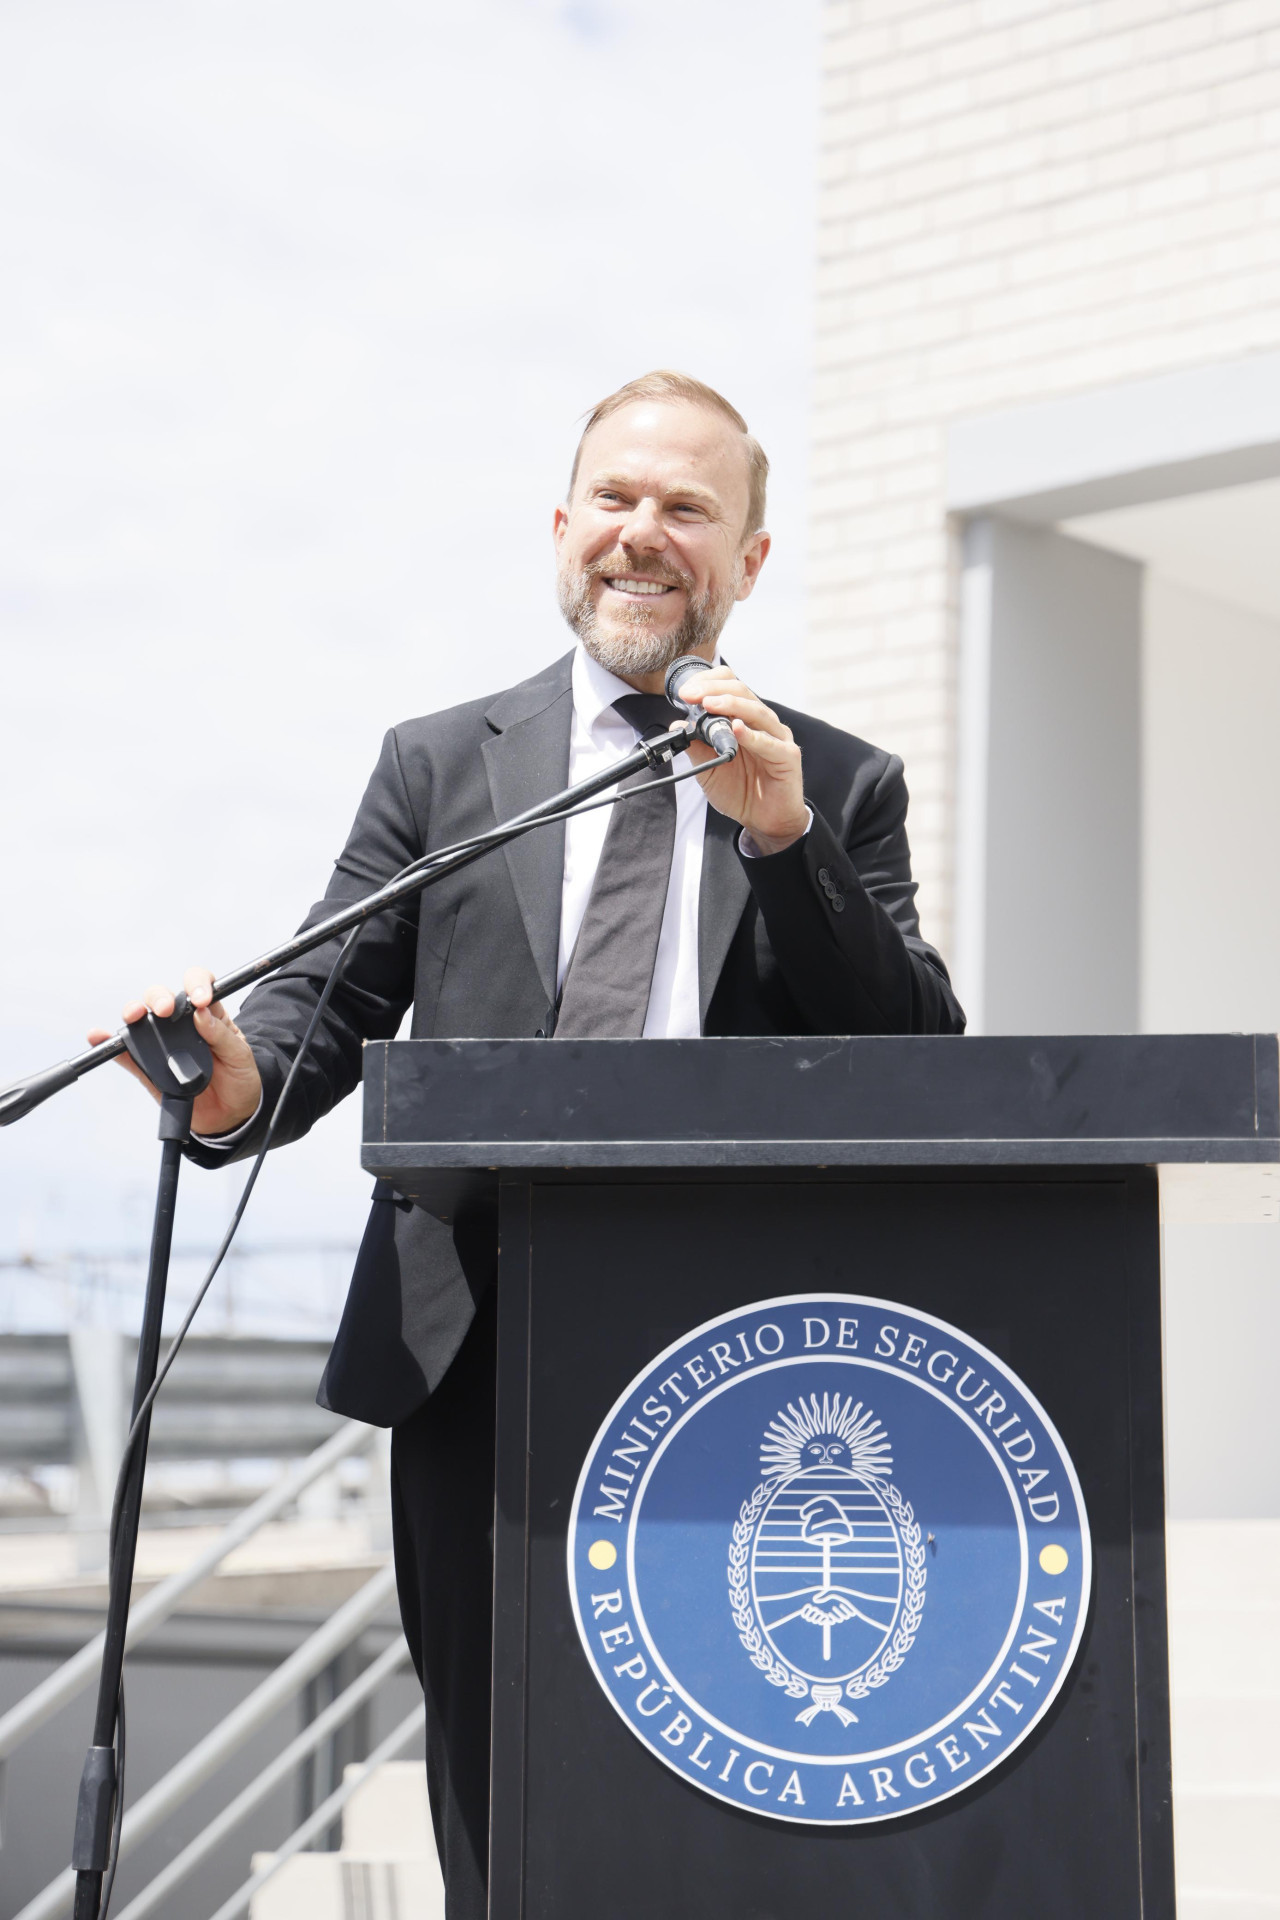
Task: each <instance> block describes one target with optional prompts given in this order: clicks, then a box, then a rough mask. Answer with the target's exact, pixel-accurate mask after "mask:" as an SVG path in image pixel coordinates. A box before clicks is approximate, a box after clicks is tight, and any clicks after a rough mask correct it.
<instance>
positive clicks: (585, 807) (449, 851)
mask: <svg viewBox="0 0 1280 1920" xmlns="http://www.w3.org/2000/svg"><path fill="white" fill-rule="evenodd" d="M732 758H733V755H732V754H727V753H722V754H718V755H717V756H716V758H715V759H714V760H705V761H703V762H702V764H701V765H700V766H696V767H688V768H686V769H685V771H684V772H683V773H672V774H666V775H664V776H663V777H662V779H660V780H647V781H646V782H645V784H644V785H643V786H641V787H625V788H623V789H621V790H620V791H618V792H616V793H609V794H605V795H604V796H603V798H601V799H597V800H585V801H581V802H579V804H578V805H577V806H575V807H566V808H564V809H563V810H562V811H561V812H560V813H549V814H544V815H542V816H541V817H540V818H538V819H536V820H530V821H528V822H526V823H525V824H524V825H523V826H521V828H520V830H519V831H520V833H521V834H524V833H528V832H530V831H531V830H532V829H533V828H534V827H545V826H552V825H554V824H557V823H558V822H560V821H564V820H572V819H575V818H576V817H577V816H578V815H579V814H582V813H592V812H594V810H595V809H596V808H597V807H612V806H615V805H616V804H617V802H618V801H619V800H633V799H636V798H638V797H639V795H640V794H642V793H653V792H654V791H655V790H656V789H657V788H658V787H674V786H678V785H679V783H680V781H682V780H692V779H694V778H695V777H696V776H697V775H698V774H700V773H706V772H708V771H709V769H710V768H712V767H719V766H723V765H725V763H726V762H727V761H729V760H731V759H732ZM516 837H517V836H516V835H515V834H513V833H511V832H510V830H509V829H507V828H504V827H495V828H493V829H492V830H491V831H490V832H488V833H483V834H477V835H475V837H474V838H473V839H471V840H460V841H458V842H457V843H456V844H455V845H454V846H451V847H440V848H437V849H436V850H435V851H434V852H432V853H430V854H424V855H422V856H421V857H420V858H419V859H418V860H412V861H410V863H409V865H408V866H406V867H402V868H401V869H400V871H399V872H398V873H395V874H393V875H392V876H391V878H392V879H393V880H401V879H404V878H406V877H407V876H408V875H409V874H411V873H415V872H417V871H419V870H420V869H422V868H425V869H426V872H427V873H428V874H429V873H430V871H431V868H432V866H434V865H435V864H436V863H437V862H438V861H442V860H446V859H453V858H454V857H455V856H456V855H457V854H459V853H466V852H471V851H475V852H483V851H484V849H485V848H486V847H487V846H490V845H499V844H501V843H502V842H503V841H505V840H511V839H515V838H516ZM388 884H389V883H388ZM368 925H369V921H367V920H362V921H361V922H360V923H359V925H357V926H355V927H353V928H352V929H351V931H350V933H349V934H348V935H347V937H346V939H345V940H344V941H343V943H342V947H341V950H340V951H339V953H338V956H337V958H336V960H335V961H334V963H333V965H332V967H330V969H329V974H328V978H327V979H326V980H325V983H324V986H323V987H322V988H321V990H320V997H319V998H318V1000H317V1001H316V1004H315V1007H314V1009H313V1011H312V1014H311V1018H310V1020H309V1021H308V1022H307V1029H306V1032H305V1033H304V1034H303V1036H302V1042H301V1045H300V1046H299V1048H298V1051H297V1052H296V1053H295V1054H294V1056H293V1059H292V1061H291V1062H290V1065H289V1071H288V1073H287V1074H286V1076H285V1082H284V1085H283V1087H281V1089H280V1093H279V1097H278V1098H277V1100H276V1103H275V1106H274V1107H273V1108H272V1110H271V1118H270V1120H269V1121H268V1123H267V1131H266V1133H265V1134H264V1135H263V1139H262V1145H261V1146H260V1147H259V1149H258V1152H257V1154H256V1155H255V1157H254V1162H253V1165H252V1167H251V1168H250V1169H249V1177H248V1179H247V1180H246V1181H245V1183H244V1187H243V1188H242V1190H241V1193H240V1198H239V1200H238V1201H237V1202H236V1208H235V1212H234V1213H233V1214H232V1216H231V1219H230V1221H229V1223H228V1225H227V1230H226V1232H225V1233H224V1234H223V1236H222V1240H221V1242H220V1243H219V1245H218V1249H217V1251H216V1253H215V1254H214V1256H213V1259H212V1260H211V1261H210V1263H209V1266H208V1268H207V1270H206V1272H205V1275H204V1278H203V1279H202V1280H201V1282H200V1285H199V1286H198V1287H197V1288H196V1291H195V1294H194V1296H193V1298H192V1301H191V1304H190V1306H189V1307H188V1308H187V1311H186V1313H185V1314H184V1315H183V1318H182V1322H181V1325H180V1326H179V1328H178V1331H177V1332H176V1333H175V1334H174V1336H173V1338H172V1340H171V1341H170V1342H169V1350H168V1352H167V1353H166V1354H165V1357H164V1360H163V1361H162V1363H161V1364H160V1366H159V1367H158V1368H157V1369H156V1377H155V1379H154V1380H153V1381H152V1383H151V1386H150V1387H149V1388H148V1390H147V1392H146V1394H145V1395H144V1397H143V1399H142V1402H141V1404H140V1405H139V1408H138V1411H137V1413H136V1414H135V1416H134V1419H133V1423H132V1425H131V1426H130V1428H129V1431H128V1434H127V1435H126V1436H125V1443H124V1451H123V1454H122V1455H121V1460H120V1471H119V1473H118V1475H117V1477H116V1487H115V1497H114V1499H113V1500H112V1504H111V1522H110V1527H109V1530H108V1542H109V1545H108V1581H109V1580H110V1577H111V1568H112V1567H113V1565H114V1562H115V1557H116V1549H117V1538H118V1534H119V1528H120V1519H121V1513H122V1510H123V1505H124V1494H125V1483H126V1481H127V1479H128V1474H129V1462H130V1460H131V1459H132V1457H133V1450H134V1448H135V1447H136V1445H137V1443H138V1436H139V1434H140V1432H141V1430H142V1427H143V1425H144V1424H145V1422H146V1419H147V1415H148V1414H149V1413H150V1411H151V1409H152V1407H153V1406H154V1404H155V1400H156V1396H157V1394H158V1393H159V1392H160V1389H161V1387H162V1386H163V1385H164V1383H165V1380H166V1378H167V1377H168V1373H169V1369H170V1368H171V1367H172V1365H173V1363H174V1361H175V1360H176V1359H177V1356H178V1349H179V1348H180V1347H181V1345H182V1343H183V1341H184V1340H185V1339H186V1337H187V1334H188V1333H189V1332H190V1329H191V1324H192V1322H193V1321H194V1319H195V1317H196V1315H197V1313H198V1312H199V1311H200V1308H201V1306H202V1305H203V1303H204V1299H205V1295H206V1294H207V1293H208V1291H209V1288H210V1287H211V1286H212V1285H213V1282H214V1279H215V1277H216V1275H217V1272H218V1269H219V1268H220V1267H221V1265H222V1263H223V1261H224V1260H225V1259H226V1257H227V1253H228V1250H229V1248H230V1246H231V1242H232V1241H233V1240H234V1238H235V1236H236V1231H237V1229H238V1228H239V1225H240V1222H241V1220H242V1219H243V1218H244V1214H245V1209H246V1208H247V1206H248V1204H249V1198H250V1195H251V1194H252V1192H253V1189H254V1187H255V1186H256V1185H257V1181H258V1175H259V1174H260V1173H261V1172H262V1167H263V1163H264V1161H265V1160H266V1157H267V1154H268V1153H269V1152H270V1150H271V1147H272V1145H273V1144H274V1141H275V1137H276V1133H277V1130H278V1128H279V1124H280V1119H281V1115H282V1114H283V1112H284V1108H285V1103H286V1101H287V1100H288V1098H289V1095H290V1094H291V1093H292V1091H293V1089H294V1086H295V1085H296V1083H297V1079H298V1075H299V1073H300V1071H301V1069H302V1066H303V1063H304V1061H305V1060H306V1057H307V1054H308V1053H309V1052H310V1050H311V1043H312V1041H313V1040H314V1039H315V1036H316V1030H317V1028H318V1027H319V1025H320V1021H321V1019H322V1018H323V1016H324V1013H325V1011H326V1009H327V1007H328V1005H329V1002H330V1000H331V999H332V998H333V993H334V989H335V988H336V986H337V984H338V982H339V980H340V979H341V977H342V974H343V971H344V970H345V968H346V964H347V961H348V960H349V958H350V957H351V952H352V949H353V948H354V946H355V944H356V941H357V940H358V939H359V938H360V935H361V934H362V933H363V932H364V930H365V928H366V927H367V926H368ZM124 1767H125V1729H124V1681H123V1678H122V1679H121V1683H120V1696H119V1704H118V1708H117V1717H116V1796H115V1808H114V1811H113V1814H112V1826H111V1847H110V1852H109V1854H108V1857H107V1866H106V1869H105V1871H104V1873H103V1876H102V1893H101V1898H100V1903H99V1907H98V1920H107V1906H108V1903H109V1902H110V1899H111V1892H112V1888H113V1886H114V1884H115V1876H116V1867H117V1864H118V1862H119V1858H120V1831H121V1825H122V1822H123V1817H124Z"/></svg>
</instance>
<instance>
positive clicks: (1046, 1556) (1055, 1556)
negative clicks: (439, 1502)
mask: <svg viewBox="0 0 1280 1920" xmlns="http://www.w3.org/2000/svg"><path fill="white" fill-rule="evenodd" d="M591 1551H592V1553H594V1552H595V1548H594V1547H593V1548H592V1549H591ZM1069 1559H1070V1555H1069V1554H1068V1552H1067V1550H1066V1548H1065V1547H1041V1549H1040V1565H1041V1566H1042V1567H1043V1568H1044V1570H1045V1572H1046V1573H1065V1572H1066V1570H1067V1561H1068V1560H1069ZM592 1564H593V1565H594V1564H595V1562H593V1563H592Z"/></svg>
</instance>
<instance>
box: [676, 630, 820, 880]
mask: <svg viewBox="0 0 1280 1920" xmlns="http://www.w3.org/2000/svg"><path fill="white" fill-rule="evenodd" d="M680 698H681V699H682V700H684V701H687V702H688V704H689V705H690V706H700V707H702V708H703V710H704V712H706V713H709V714H714V715H716V716H717V717H718V718H722V719H725V720H728V721H730V722H731V723H732V726H733V731H734V737H735V738H736V740H737V742H738V752H737V755H736V757H735V758H734V759H732V760H730V761H729V762H728V764H727V765H725V766H722V767H715V768H713V769H712V771H711V772H710V773H708V774H704V775H703V776H702V778H701V784H702V786H703V788H704V789H705V791H706V795H707V799H708V800H709V801H710V802H711V805H712V806H713V807H714V808H715V809H716V811H717V812H718V813H727V814H728V815H729V818H730V819H731V820H736V821H737V822H738V824H739V825H740V826H741V827H744V828H745V829H746V831H747V832H748V833H749V834H750V836H751V838H752V840H753V841H754V842H755V845H756V847H757V848H758V849H759V851H760V852H761V853H762V854H766V855H767V854H771V853H781V852H782V850H783V848H784V847H789V846H791V845H792V843H793V842H794V841H796V840H799V839H800V838H801V836H802V835H803V834H805V833H807V832H808V829H809V817H810V816H809V809H808V807H807V806H806V805H805V798H804V775H803V771H802V768H801V765H800V749H799V747H798V746H797V745H796V743H795V740H794V738H793V737H792V733H791V729H790V727H787V726H784V725H783V723H782V721H781V720H779V718H778V716H777V714H776V713H774V711H773V709H772V708H771V707H767V706H766V705H765V703H764V701H763V700H761V699H760V698H759V696H758V695H757V694H754V693H753V692H752V691H751V688H750V687H749V686H747V685H746V683H745V682H744V681H742V680H739V679H738V677H737V675H736V674H735V673H734V672H733V669H732V668H731V667H709V668H708V669H707V671H706V673H705V674H699V675H697V676H696V677H694V678H691V679H689V680H686V681H685V682H684V683H683V684H682V686H681V688H680ZM689 758H690V760H692V761H693V762H694V763H695V764H697V763H698V762H700V761H703V760H712V759H714V758H715V755H714V753H713V752H712V749H711V748H710V747H709V746H707V745H706V744H705V743H704V742H703V741H701V740H695V741H693V742H692V743H691V745H690V747H689Z"/></svg>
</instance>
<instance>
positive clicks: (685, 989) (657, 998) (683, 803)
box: [556, 646, 707, 1040]
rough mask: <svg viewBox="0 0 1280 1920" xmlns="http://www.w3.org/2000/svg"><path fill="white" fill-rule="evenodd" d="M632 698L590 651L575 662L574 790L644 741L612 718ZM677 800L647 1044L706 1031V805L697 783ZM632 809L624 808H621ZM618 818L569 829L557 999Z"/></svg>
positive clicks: (606, 815)
mask: <svg viewBox="0 0 1280 1920" xmlns="http://www.w3.org/2000/svg"><path fill="white" fill-rule="evenodd" d="M634 691H635V689H634V688H632V687H629V686H628V685H627V683H626V681H625V680H619V679H618V678H617V676H616V675H615V674H612V673H610V672H609V670H608V668H607V667H602V666H601V665H600V663H599V661H598V660H593V659H592V657H591V655H590V654H589V653H588V652H587V651H586V649H585V648H584V647H581V646H580V647H579V648H578V649H577V651H576V652H575V654H574V656H573V722H572V726H571V729H570V733H569V784H570V786H574V785H576V783H577V782H578V781H579V780H586V779H588V778H589V777H590V775H591V774H593V773H599V772H601V771H602V770H603V769H604V768H605V767H607V766H608V765H609V764H610V762H611V761H614V760H619V759H621V757H622V755H623V754H624V753H629V752H630V751H631V749H632V747H634V745H635V743H636V740H637V738H638V735H637V733H636V730H635V728H634V727H633V726H632V725H631V723H630V722H629V721H627V720H624V719H623V718H622V715H621V714H620V713H615V712H614V710H613V703H614V701H615V700H617V699H620V698H621V696H622V695H623V694H627V693H633V692H634ZM688 765H689V756H688V754H687V753H682V754H679V755H677V757H676V759H675V760H674V761H673V762H672V767H671V771H672V772H673V773H683V772H684V770H685V768H686V767H687V766H688ZM654 777H655V779H656V778H657V777H658V776H657V775H655V776H654ZM675 798H676V838H675V845H674V847H673V848H672V851H671V877H670V879H669V880H668V882H667V903H666V906H665V907H664V909H663V914H662V930H661V932H660V933H659V935H658V952H657V956H656V958H655V959H654V963H653V984H652V986H651V987H650V989H649V1010H648V1012H647V1013H646V1015H645V1022H644V1037H645V1039H646V1040H696V1039H697V1037H698V1035H699V1033H700V1032H701V1031H702V1023H701V1018H700V1013H699V1007H698V889H699V886H700V885H701V882H702V841H703V835H704V833H705V831H706V824H707V797H706V795H705V794H704V793H703V791H702V788H701V787H700V786H699V784H698V782H697V781H696V780H683V781H681V783H680V785H679V786H678V787H677V788H676V790H675ZM626 804H627V802H626V801H625V800H624V801H623V802H622V805H623V806H626ZM612 815H613V809H612V807H597V808H596V810H595V811H594V812H593V813H583V814H580V815H579V816H578V818H577V819H576V820H569V821H567V822H566V823H565V830H564V879H563V881H562V883H561V888H560V957H559V963H558V966H557V970H556V988H557V991H558V990H559V989H560V988H561V987H562V986H563V985H564V976H565V974H566V972H567V971H568V967H569V961H570V958H571V957H572V954H573V948H574V943H575V941H576V940H577V938H578V933H579V931H580V929H581V927H582V920H583V915H584V914H585V913H586V910H587V901H588V900H589V899H590V897H591V887H592V883H593V881H594V880H595V877H596V868H597V867H598V866H599V864H600V855H601V852H602V851H603V849H604V841H605V835H606V834H607V833H608V831H609V821H610V819H611V818H612Z"/></svg>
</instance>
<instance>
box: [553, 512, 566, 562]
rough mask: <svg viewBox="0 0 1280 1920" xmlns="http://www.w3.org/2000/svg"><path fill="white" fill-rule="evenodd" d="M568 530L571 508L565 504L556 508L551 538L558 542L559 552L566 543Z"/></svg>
mask: <svg viewBox="0 0 1280 1920" xmlns="http://www.w3.org/2000/svg"><path fill="white" fill-rule="evenodd" d="M568 531H569V509H568V507H565V506H559V507H557V508H556V514H555V519H554V520H553V521H552V523H551V538H552V539H553V540H554V541H555V543H556V552H557V553H559V551H560V549H561V547H562V546H563V545H564V537H565V534H566V533H568Z"/></svg>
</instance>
